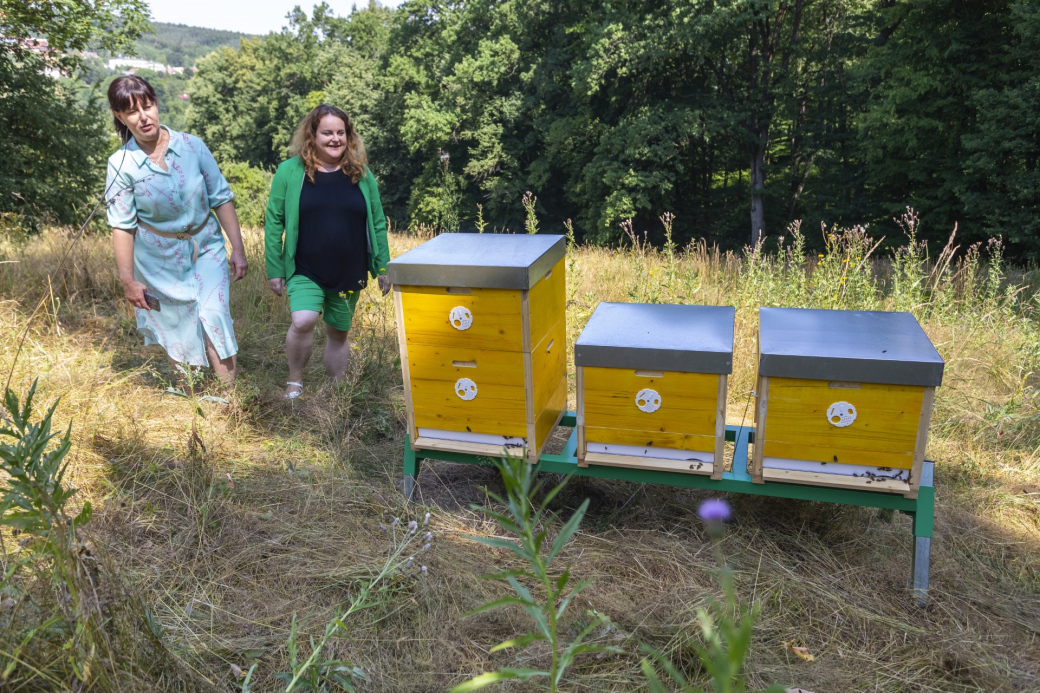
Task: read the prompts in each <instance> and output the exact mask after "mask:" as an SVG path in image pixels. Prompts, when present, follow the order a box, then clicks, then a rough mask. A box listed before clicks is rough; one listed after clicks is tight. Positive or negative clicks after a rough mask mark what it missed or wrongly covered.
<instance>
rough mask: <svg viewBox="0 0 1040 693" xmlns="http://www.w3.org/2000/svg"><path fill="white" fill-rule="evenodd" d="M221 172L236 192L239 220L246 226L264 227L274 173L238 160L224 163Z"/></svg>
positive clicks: (236, 207)
mask: <svg viewBox="0 0 1040 693" xmlns="http://www.w3.org/2000/svg"><path fill="white" fill-rule="evenodd" d="M220 172H221V173H223V174H224V177H225V178H227V182H228V185H230V186H231V192H233V193H234V194H235V211H236V212H237V213H238V221H239V222H240V223H241V224H242V226H243V227H245V228H254V229H260V228H263V226H264V215H265V214H266V213H267V197H268V195H270V193H271V179H272V178H274V174H272V173H269V172H267V171H264V170H263V169H259V168H254V167H252V166H250V165H249V164H245V163H241V162H237V161H231V162H226V163H224V164H223V165H221V167H220Z"/></svg>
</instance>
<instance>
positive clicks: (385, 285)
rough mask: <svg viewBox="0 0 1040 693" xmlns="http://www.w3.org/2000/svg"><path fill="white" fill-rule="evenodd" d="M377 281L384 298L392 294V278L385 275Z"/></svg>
mask: <svg viewBox="0 0 1040 693" xmlns="http://www.w3.org/2000/svg"><path fill="white" fill-rule="evenodd" d="M376 281H378V282H379V290H380V291H382V292H383V295H384V296H386V295H387V294H388V293H390V277H388V276H387V275H385V274H380V275H379V279H377V280H376Z"/></svg>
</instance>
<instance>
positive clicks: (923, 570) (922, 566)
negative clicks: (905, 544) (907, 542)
mask: <svg viewBox="0 0 1040 693" xmlns="http://www.w3.org/2000/svg"><path fill="white" fill-rule="evenodd" d="M931 553H932V538H931V537H914V602H915V603H916V604H917V605H918V606H927V605H928V566H929V560H930V558H931Z"/></svg>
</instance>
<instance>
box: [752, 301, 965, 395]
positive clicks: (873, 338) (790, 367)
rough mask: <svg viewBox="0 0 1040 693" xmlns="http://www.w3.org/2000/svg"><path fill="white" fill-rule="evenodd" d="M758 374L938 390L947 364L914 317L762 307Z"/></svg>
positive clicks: (904, 314) (759, 315)
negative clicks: (919, 386) (917, 386)
mask: <svg viewBox="0 0 1040 693" xmlns="http://www.w3.org/2000/svg"><path fill="white" fill-rule="evenodd" d="M758 327H759V350H760V354H761V355H760V357H759V362H758V372H759V373H760V374H761V375H766V376H771V377H779V378H805V379H808V380H845V381H850V382H859V383H888V384H892V385H922V386H938V385H940V384H941V383H942V375H943V366H944V363H943V360H942V358H941V357H940V356H939V352H937V351H936V350H935V347H934V346H932V343H931V342H930V341H929V340H928V336H927V335H926V334H925V333H924V330H922V329H921V326H920V325H919V324H918V323H917V320H916V319H915V318H914V316H913V315H911V314H910V313H882V312H874V311H865V310H812V309H808V308H760V309H759V311H758Z"/></svg>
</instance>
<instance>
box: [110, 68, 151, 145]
mask: <svg viewBox="0 0 1040 693" xmlns="http://www.w3.org/2000/svg"><path fill="white" fill-rule="evenodd" d="M157 101H158V99H157V98H156V97H155V89H153V88H152V85H151V84H149V83H148V81H147V80H145V79H144V78H143V77H138V76H137V75H125V76H123V77H116V78H115V79H114V80H112V84H110V85H108V107H109V108H111V109H112V110H113V111H115V112H117V113H125V112H126V111H129V110H130V109H131V108H132V107H133V106H134V105H136V106H138V107H139V108H143V107H145V106H150V105H152V104H153V103H156V102H157ZM112 121H113V122H114V123H115V126H116V132H117V133H119V137H120V139H122V140H123V143H124V144H125V143H127V142H129V141H130V138H131V137H133V135H132V134H131V133H130V129H129V128H128V127H127V126H125V125H123V124H122V123H121V122H119V118H116V117H115V116H114V115H113V116H112Z"/></svg>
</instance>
